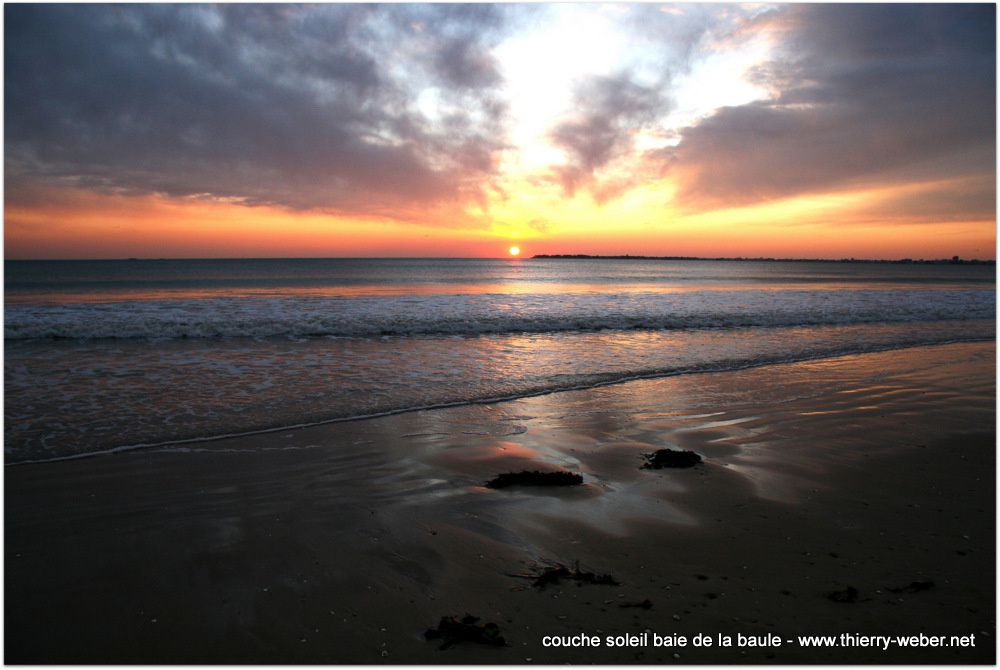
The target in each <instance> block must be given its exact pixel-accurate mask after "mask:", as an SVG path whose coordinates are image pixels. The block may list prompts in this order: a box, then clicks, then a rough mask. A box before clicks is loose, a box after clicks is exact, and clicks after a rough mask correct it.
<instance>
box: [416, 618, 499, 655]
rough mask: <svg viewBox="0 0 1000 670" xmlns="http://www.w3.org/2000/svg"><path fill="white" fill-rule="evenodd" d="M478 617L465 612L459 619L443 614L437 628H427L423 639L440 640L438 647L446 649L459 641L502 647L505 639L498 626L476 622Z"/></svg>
mask: <svg viewBox="0 0 1000 670" xmlns="http://www.w3.org/2000/svg"><path fill="white" fill-rule="evenodd" d="M478 621H479V617H475V616H472V615H471V614H466V615H465V616H464V617H462V618H461V619H456V618H455V617H453V616H443V617H441V621H440V622H439V623H438V626H437V628H428V629H427V631H426V632H425V633H424V639H427V640H442V643H441V646H440V647H439V649H447V648H448V647H451V646H452V645H454V644H457V643H459V642H475V643H477V644H486V645H490V646H494V647H504V646H506V645H507V641H506V640H505V639H503V636H502V635H500V627H499V626H498V625H496V624H495V623H492V622H487V623H484V624H479V623H477V622H478Z"/></svg>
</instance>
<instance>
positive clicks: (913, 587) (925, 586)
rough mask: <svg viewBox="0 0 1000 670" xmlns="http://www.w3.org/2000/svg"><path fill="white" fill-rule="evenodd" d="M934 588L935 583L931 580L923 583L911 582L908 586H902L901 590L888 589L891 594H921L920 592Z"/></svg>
mask: <svg viewBox="0 0 1000 670" xmlns="http://www.w3.org/2000/svg"><path fill="white" fill-rule="evenodd" d="M933 588H934V582H932V581H931V580H929V579H928V580H926V581H922V582H910V583H909V584H908V585H907V586H900V587H899V588H895V589H893V588H889V589H886V590H887V591H889V592H890V593H919V592H920V591H929V590H930V589H933Z"/></svg>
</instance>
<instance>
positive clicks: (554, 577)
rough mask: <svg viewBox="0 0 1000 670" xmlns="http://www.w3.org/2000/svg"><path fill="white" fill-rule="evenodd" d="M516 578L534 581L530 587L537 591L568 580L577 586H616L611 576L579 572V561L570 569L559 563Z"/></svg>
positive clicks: (616, 583)
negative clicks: (535, 588)
mask: <svg viewBox="0 0 1000 670" xmlns="http://www.w3.org/2000/svg"><path fill="white" fill-rule="evenodd" d="M517 576H518V577H525V578H527V579H532V580H534V581H533V582H532V586H535V587H537V588H539V589H544V588H545V587H546V586H547V585H549V584H558V583H559V580H560V579H569V580H572V581H575V582H577V583H579V584H607V585H610V586H617V585H618V581H617V580H616V579H615V578H614V577H612V576H611V575H599V574H597V573H594V572H583V571H582V570H580V562H579V561H577V562H576V563H574V564H573V567H572V568H568V567H566V566H565V565H562V564H561V563H557V564H555V565H554V566H552V567H548V568H545V569H544V570H542V571H541V572H540V573H539V574H537V575H517Z"/></svg>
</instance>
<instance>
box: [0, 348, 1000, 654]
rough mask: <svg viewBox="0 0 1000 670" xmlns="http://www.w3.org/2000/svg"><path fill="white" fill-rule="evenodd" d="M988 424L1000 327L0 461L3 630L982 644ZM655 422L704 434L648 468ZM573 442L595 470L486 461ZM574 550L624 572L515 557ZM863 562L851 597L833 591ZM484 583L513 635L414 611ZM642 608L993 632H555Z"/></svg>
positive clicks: (681, 615) (477, 592)
mask: <svg viewBox="0 0 1000 670" xmlns="http://www.w3.org/2000/svg"><path fill="white" fill-rule="evenodd" d="M994 430H995V346H994V345H993V344H992V343H986V342H983V343H974V344H970V343H962V344H948V345H934V346H921V347H915V348H909V349H902V350H900V349H896V350H890V351H887V352H880V353H866V354H855V355H851V356H846V357H838V358H824V359H818V360H809V361H800V362H795V363H783V364H774V365H767V366H764V367H755V368H749V369H744V370H738V371H725V372H707V373H705V374H698V375H682V376H672V377H660V378H656V379H647V380H636V381H629V382H624V383H614V384H611V385H604V386H600V387H593V388H587V389H582V390H570V391H559V392H555V393H552V392H550V393H546V394H544V395H540V396H532V397H524V398H519V399H517V400H510V401H505V402H499V403H485V404H475V405H465V406H461V407H452V408H445V409H433V410H422V411H413V412H406V413H402V414H395V415H390V416H384V417H380V418H372V419H363V420H354V421H341V422H337V423H325V424H323V425H318V426H315V427H311V428H301V429H297V430H288V429H280V430H276V431H273V432H270V433H267V434H255V435H250V436H241V437H234V438H227V439H220V440H215V441H211V442H198V443H192V444H191V445H189V446H185V447H175V448H148V449H142V450H137V451H132V452H127V453H119V454H116V455H114V456H112V457H109V458H102V459H99V458H84V459H77V460H72V461H60V462H50V463H47V464H46V465H45V467H44V468H42V467H38V468H10V469H6V470H5V485H6V490H7V493H6V503H7V504H6V510H7V512H6V515H7V516H6V526H7V538H6V563H7V573H6V584H7V586H6V589H7V593H6V599H5V603H6V604H5V608H6V617H5V620H6V639H7V643H6V644H7V649H6V660H7V662H9V663H25V662H47V663H73V662H77V663H78V662H91V663H117V662H130V663H160V662H168V663H169V662H172V663H191V662H197V663H216V662H229V663H241V662H243V663H251V662H256V663H271V662H284V663H304V662H308V663H401V662H402V663H414V662H416V663H435V664H451V663H496V664H508V663H562V662H577V663H581V662H599V663H682V664H683V663H702V662H705V663H803V662H806V663H817V662H821V663H830V662H840V663H855V662H875V663H885V662H895V663H899V662H905V663H970V662H976V663H992V662H993V660H994V643H993V636H994V635H995V602H994V600H993V594H994V586H995V555H994V554H995V551H994V546H993V542H994V537H995V518H994V490H995V482H994V473H995V450H994V445H995V432H994ZM659 447H671V448H678V449H690V450H694V451H696V452H698V453H700V454H701V455H702V456H703V457H704V458H705V463H703V464H702V465H700V466H697V467H696V468H692V469H691V470H687V471H643V470H641V469H640V468H639V465H640V464H641V455H642V454H643V453H648V452H649V451H651V450H652V449H653V448H659ZM553 467H556V468H565V469H572V470H573V471H576V472H581V473H582V474H583V476H584V484H583V486H580V487H574V488H572V489H567V490H554V489H546V490H542V489H539V490H514V491H504V492H499V491H492V490H490V489H487V488H486V487H485V486H483V483H484V482H485V481H486V480H487V479H489V478H490V477H491V476H494V475H496V474H498V473H500V472H504V471H513V470H520V469H536V468H548V469H551V468H553ZM574 561H579V564H580V565H581V568H586V569H589V570H593V571H594V572H597V573H611V574H613V575H614V577H615V579H616V580H617V581H618V582H619V585H618V586H602V585H582V586H577V585H574V584H572V583H565V582H564V583H560V584H557V585H552V586H549V587H546V588H545V589H544V590H540V589H535V588H532V587H531V585H530V582H529V581H527V580H525V579H523V578H520V577H517V576H511V575H518V574H532V573H536V572H537V571H538V570H539V569H540V568H543V567H544V566H546V565H551V564H553V563H562V564H564V565H572V564H573V562H574ZM925 582H933V587H928V589H927V590H925V591H921V592H913V593H910V592H908V591H906V589H907V588H908V587H909V585H910V584H911V583H925ZM848 588H853V589H855V590H856V591H857V592H858V594H859V595H858V597H857V599H856V600H855V601H853V602H837V601H834V600H831V599H830V598H829V597H828V595H829V594H830V593H834V592H841V591H845V590H846V589H848ZM892 589H902V591H901V592H900V593H898V594H897V593H893V592H892V591H891V590H892ZM645 601H648V602H649V603H650V606H649V607H648V608H646V607H643V606H641V603H643V602H645ZM635 603H639V604H640V605H634V604H635ZM973 610H974V611H973ZM466 613H468V614H472V615H474V616H479V617H481V618H482V621H490V622H495V623H497V624H498V625H499V627H500V632H501V634H502V635H504V637H505V638H506V639H507V641H508V643H509V646H507V647H502V648H494V647H489V646H485V645H477V644H471V643H460V644H457V645H455V646H454V647H452V648H450V649H447V650H443V651H442V650H439V649H438V646H439V645H437V644H435V643H433V642H428V641H426V640H424V639H423V638H422V633H423V631H424V630H425V629H426V628H428V627H431V626H434V625H436V624H437V622H438V621H439V619H440V618H441V617H442V616H456V617H461V616H463V615H464V614H466ZM647 629H648V630H650V631H652V632H656V633H658V634H661V635H664V634H668V633H676V634H684V635H687V636H689V637H691V636H693V635H695V634H697V633H699V632H701V633H705V634H710V635H714V634H727V633H728V634H732V635H734V636H735V635H736V634H746V635H751V634H752V635H761V636H763V635H767V634H770V633H776V634H778V635H779V636H782V637H783V638H785V637H792V636H795V635H800V634H802V635H805V634H817V635H835V634H840V633H863V634H868V633H885V634H912V635H919V634H920V633H925V634H928V635H930V634H940V633H949V632H950V633H954V634H962V635H967V634H975V635H976V636H977V638H978V639H979V640H980V641H984V640H985V641H986V645H987V646H982V644H980V645H978V646H976V647H975V648H971V649H968V648H967V649H957V648H948V649H919V650H917V649H890V650H889V651H881V650H875V649H863V648H853V649H845V648H825V649H804V648H801V647H799V646H797V645H787V644H785V645H782V646H780V647H773V648H743V649H738V648H732V649H722V648H719V647H713V648H703V649H696V648H692V647H690V646H688V647H686V648H682V649H678V648H673V649H669V648H652V647H642V648H639V647H636V648H618V649H609V648H600V649H585V648H572V649H553V648H545V647H543V646H542V645H541V637H542V636H543V635H549V634H560V635H561V634H566V635H572V634H580V633H586V634H598V635H601V636H602V637H603V636H604V635H606V634H626V633H641V632H643V631H645V630H647ZM598 631H601V632H598ZM984 633H985V634H986V635H985V637H984V636H983V634H984ZM741 651H742V652H745V653H744V654H741V653H740V652H741ZM675 653H676V654H679V658H677V657H675V656H674V654H675Z"/></svg>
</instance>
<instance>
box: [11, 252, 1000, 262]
mask: <svg viewBox="0 0 1000 670" xmlns="http://www.w3.org/2000/svg"><path fill="white" fill-rule="evenodd" d="M296 260H301V261H332V260H343V261H347V260H369V261H370V260H394V261H404V260H441V261H478V260H481V261H502V260H507V261H527V260H663V261H731V262H783V263H793V262H798V263H802V262H815V263H955V264H962V263H996V259H995V258H962V257H960V256H954V255H953V256H946V257H940V258H911V257H903V258H857V257H854V256H851V257H846V256H843V257H838V258H832V257H826V258H823V257H813V258H807V257H778V256H649V255H645V254H532V255H531V256H176V257H167V256H126V257H115V258H108V257H105V258H4V262H5V263H7V262H15V263H36V262H37V263H92V262H131V261H296Z"/></svg>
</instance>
